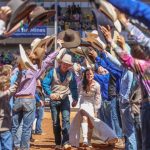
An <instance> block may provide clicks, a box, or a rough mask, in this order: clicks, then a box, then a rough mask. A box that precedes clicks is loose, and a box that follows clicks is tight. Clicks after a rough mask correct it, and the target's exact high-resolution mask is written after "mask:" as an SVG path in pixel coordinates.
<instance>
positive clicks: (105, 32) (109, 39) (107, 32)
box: [99, 25, 112, 43]
mask: <svg viewBox="0 0 150 150" xmlns="http://www.w3.org/2000/svg"><path fill="white" fill-rule="evenodd" d="M99 27H100V29H101V31H102V33H103V35H104V37H105V39H106V41H107V42H108V43H111V42H112V35H111V29H110V26H109V25H108V26H107V28H106V27H104V26H99Z"/></svg>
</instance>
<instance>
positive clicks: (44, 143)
mask: <svg viewBox="0 0 150 150" xmlns="http://www.w3.org/2000/svg"><path fill="white" fill-rule="evenodd" d="M75 114H76V112H72V113H71V120H72V118H73V117H74V116H75ZM42 128H43V132H44V134H43V135H33V139H34V140H35V141H34V142H31V150H37V149H38V150H39V149H40V150H52V149H55V143H54V135H53V128H52V119H51V114H50V112H45V115H44V120H43V124H42ZM93 146H94V148H92V150H123V149H114V148H113V147H111V146H107V145H105V144H102V143H101V144H99V143H96V142H95V141H94V144H93ZM72 149H73V150H77V148H72ZM78 149H79V150H82V149H84V148H82V147H81V148H78Z"/></svg>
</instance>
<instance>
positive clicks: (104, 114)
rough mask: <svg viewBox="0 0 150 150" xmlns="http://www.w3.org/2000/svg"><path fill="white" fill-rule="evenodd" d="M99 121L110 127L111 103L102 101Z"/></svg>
mask: <svg viewBox="0 0 150 150" xmlns="http://www.w3.org/2000/svg"><path fill="white" fill-rule="evenodd" d="M99 111H100V117H99V118H100V119H101V120H102V121H104V122H105V123H106V124H107V125H108V126H109V127H110V128H112V129H113V126H112V117H111V101H107V100H103V101H102V105H101V108H100V110H99Z"/></svg>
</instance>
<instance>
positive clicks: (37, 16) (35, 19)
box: [28, 6, 55, 31]
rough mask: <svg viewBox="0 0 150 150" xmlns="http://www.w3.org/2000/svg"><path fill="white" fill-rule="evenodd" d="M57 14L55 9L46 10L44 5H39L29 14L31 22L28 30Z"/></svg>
mask: <svg viewBox="0 0 150 150" xmlns="http://www.w3.org/2000/svg"><path fill="white" fill-rule="evenodd" d="M54 15H55V10H45V9H44V8H43V7H42V6H37V7H36V8H35V9H34V10H33V11H32V12H31V13H30V15H29V18H30V22H29V27H28V30H29V31H30V29H31V28H33V27H34V26H36V25H37V24H38V23H40V22H43V21H44V20H46V19H49V18H50V17H52V16H54Z"/></svg>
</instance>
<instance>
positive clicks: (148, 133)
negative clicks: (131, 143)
mask: <svg viewBox="0 0 150 150" xmlns="http://www.w3.org/2000/svg"><path fill="white" fill-rule="evenodd" d="M141 122H142V150H150V102H144V103H143V104H142V110H141Z"/></svg>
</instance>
